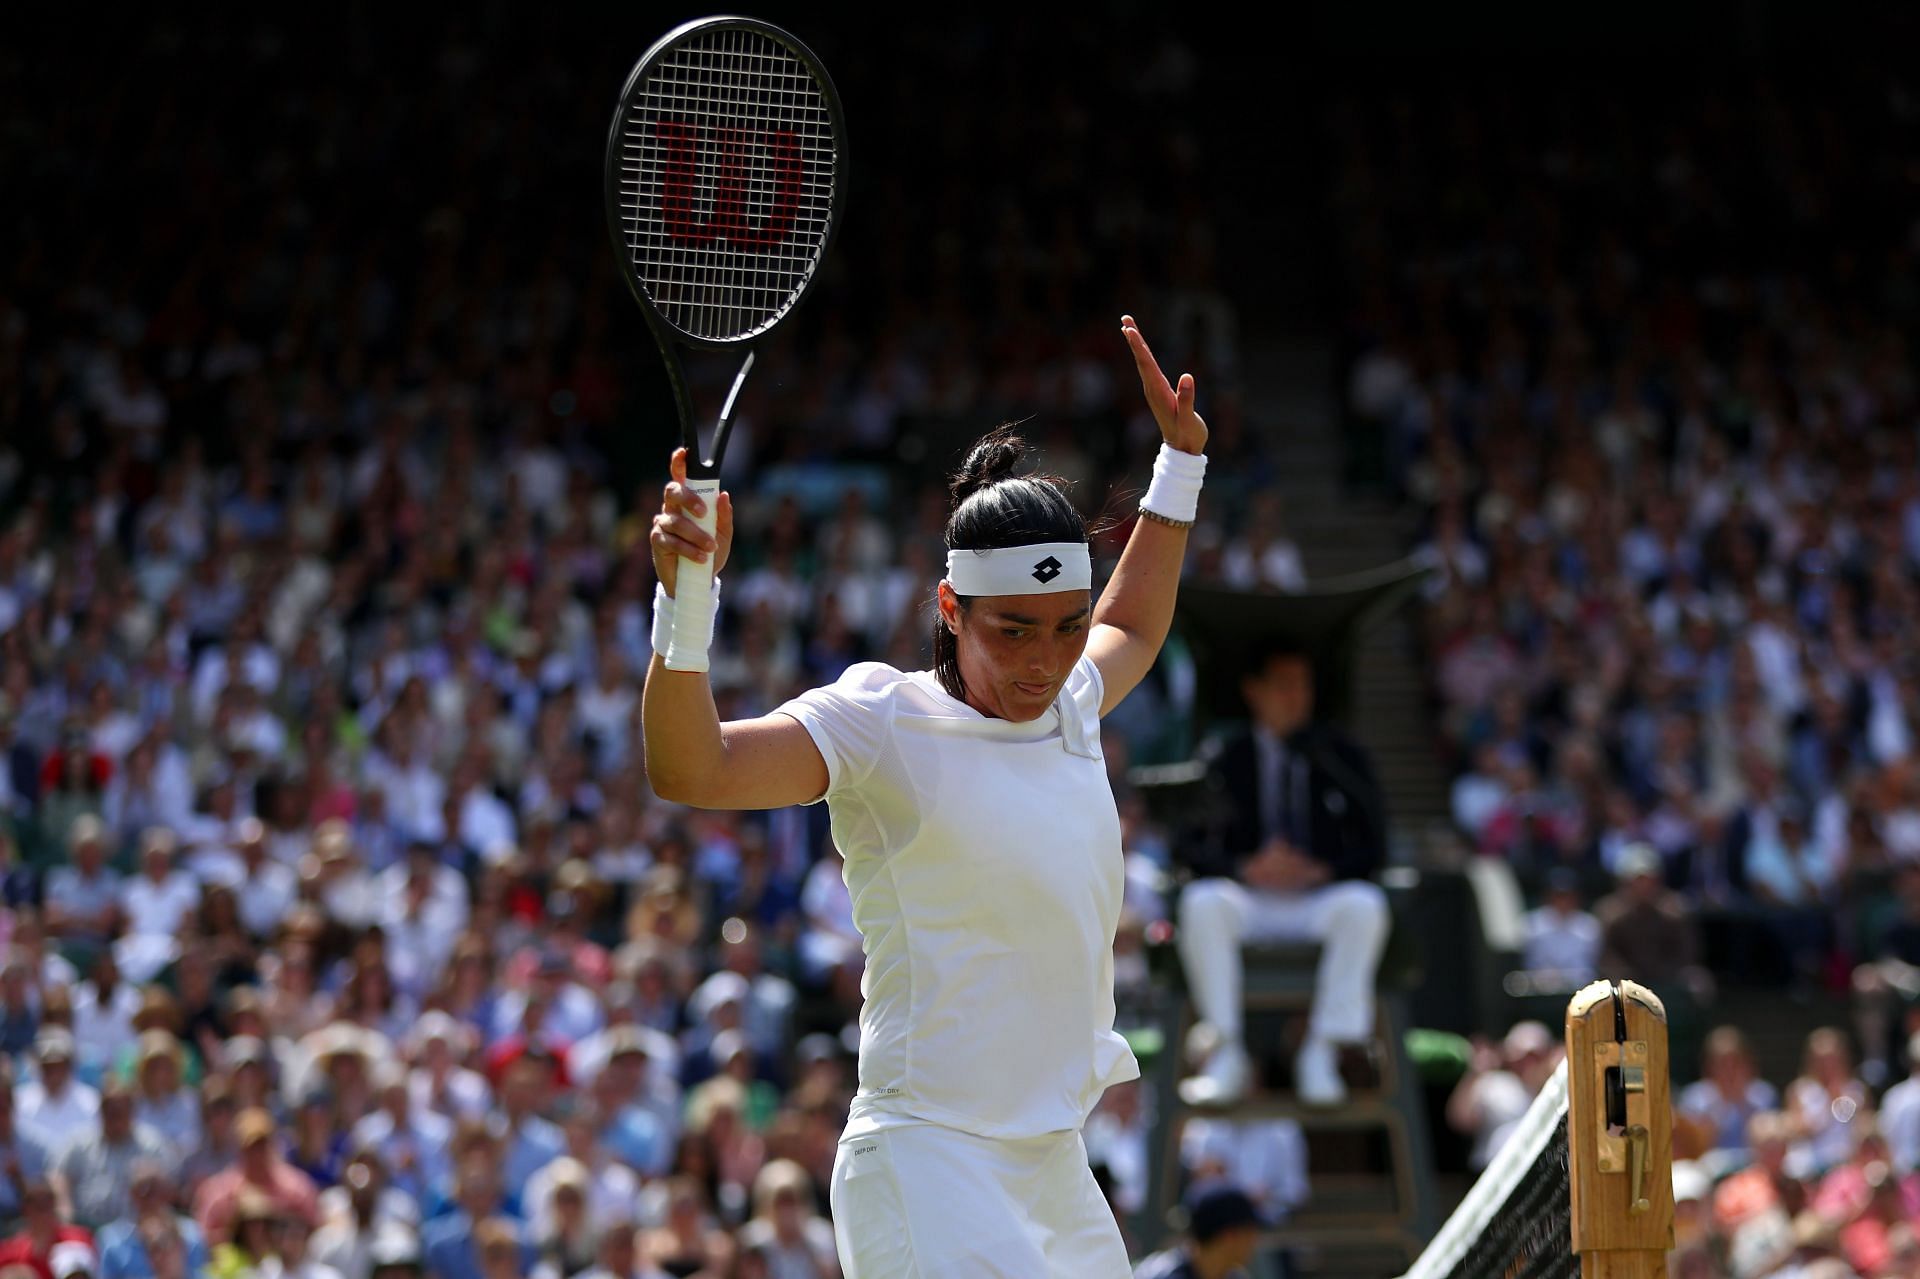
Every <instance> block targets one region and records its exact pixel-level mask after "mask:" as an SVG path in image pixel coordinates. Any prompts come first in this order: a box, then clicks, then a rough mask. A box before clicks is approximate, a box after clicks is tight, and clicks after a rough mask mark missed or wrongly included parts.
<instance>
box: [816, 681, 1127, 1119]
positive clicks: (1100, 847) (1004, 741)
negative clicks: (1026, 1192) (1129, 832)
mask: <svg viewBox="0 0 1920 1279" xmlns="http://www.w3.org/2000/svg"><path fill="white" fill-rule="evenodd" d="M1100 697H1101V681H1100V672H1099V670H1098V668H1097V667H1095V665H1094V664H1093V661H1092V659H1091V658H1087V657H1082V658H1081V659H1080V661H1079V663H1078V664H1077V665H1076V666H1075V667H1074V669H1073V672H1072V674H1071V675H1070V676H1068V678H1067V682H1066V685H1065V687H1064V688H1063V689H1062V691H1061V693H1060V696H1059V697H1058V698H1057V699H1056V700H1055V702H1054V705H1053V708H1052V709H1051V710H1049V711H1048V712H1047V713H1046V714H1045V715H1042V716H1041V717H1040V718H1038V719H1036V720H1032V721H1029V722H1027V723H1013V722H1010V721H1008V720H1002V719H992V718H989V717H987V716H985V715H982V714H981V713H980V712H978V711H976V710H974V709H973V708H972V707H970V706H968V705H967V704H966V703H965V702H961V701H957V700H955V699H954V698H952V697H950V696H948V695H947V693H946V691H945V690H944V689H942V688H941V687H940V683H939V681H938V680H937V679H936V678H935V677H934V676H933V675H932V674H931V673H930V672H927V671H915V672H912V673H903V672H901V671H898V670H895V669H894V668H892V667H891V666H885V665H882V664H880V663H878V662H863V663H861V664H859V665H857V666H853V667H850V668H849V669H848V670H847V672H846V674H844V675H842V676H841V677H840V679H839V680H837V681H836V682H834V683H832V684H829V685H827V686H826V687H824V688H817V689H814V690H813V691H811V692H809V693H805V694H802V695H801V696H800V697H797V698H795V699H794V700H792V701H790V702H788V703H786V704H785V705H784V706H782V707H780V708H779V713H781V714H784V715H790V716H792V717H793V718H794V719H796V720H798V721H800V723H801V724H802V725H804V726H805V727H806V730H807V732H808V733H809V734H810V735H811V736H812V737H813V740H814V744H815V745H817V746H818V747H819V748H820V754H821V755H822V756H823V757H824V758H825V759H826V762H827V778H828V781H827V792H826V795H825V796H824V798H825V799H826V801H827V807H828V812H829V814H830V816H831V818H832V825H833V838H834V841H835V842H836V843H837V844H838V845H839V847H840V852H841V855H842V856H843V857H844V858H845V866H844V868H843V874H844V875H845V877H846V881H847V890H848V892H849V893H850V894H851V896H852V898H853V918H854V922H855V923H856V924H857V925H858V926H859V928H860V936H861V939H862V945H863V947H864V949H865V952H866V974H865V976H864V977H863V978H862V979H861V983H860V986H861V993H862V994H863V995H865V996H866V1002H865V1004H864V1005H863V1006H862V1008H861V1010H860V1088H859V1092H858V1093H857V1095H856V1096H855V1098H854V1103H853V1111H852V1120H853V1123H854V1124H860V1125H862V1126H864V1127H885V1126H889V1125H890V1124H891V1123H898V1122H914V1121H924V1122H930V1123H936V1124H942V1125H946V1126H948V1127H953V1128H959V1129H962V1130H964V1131H966V1132H971V1133H976V1134H979V1135H981V1136H985V1137H1004V1138H1017V1137H1031V1136H1036V1135H1038V1134H1040V1133H1046V1132H1058V1131H1061V1130H1064V1129H1078V1128H1079V1127H1080V1126H1081V1125H1082V1123H1083V1122H1084V1121H1085V1120H1086V1117H1087V1114H1088V1112H1089V1111H1091V1110H1092V1109H1093V1105H1094V1103H1095V1102H1096V1101H1098V1100H1099V1098H1100V1094H1101V1093H1102V1092H1104V1091H1105V1090H1106V1088H1107V1086H1108V1085H1109V1084H1114V1083H1118V1082H1120V1081H1121V1080H1125V1079H1134V1078H1137V1077H1138V1076H1139V1074H1140V1067H1139V1064H1138V1063H1137V1062H1136V1061H1135V1060H1134V1058H1133V1053H1132V1051H1131V1050H1129V1049H1128V1047H1127V1044H1126V1041H1125V1040H1123V1039H1121V1038H1120V1036H1118V1035H1116V1034H1115V1033H1114V1031H1113V933H1114V927H1115V925H1116V924H1117V923H1118V921H1119V917H1120V898H1121V892H1122V888H1123V882H1124V866H1123V861H1122V857H1121V851H1120V818H1119V814H1118V812H1117V811H1116V810H1115V808H1114V803H1113V791H1112V789H1111V787H1110V786H1109V785H1108V783H1107V774H1106V766H1105V764H1104V763H1103V762H1102V760H1101V756H1100ZM851 1127H852V1124H850V1128H851Z"/></svg>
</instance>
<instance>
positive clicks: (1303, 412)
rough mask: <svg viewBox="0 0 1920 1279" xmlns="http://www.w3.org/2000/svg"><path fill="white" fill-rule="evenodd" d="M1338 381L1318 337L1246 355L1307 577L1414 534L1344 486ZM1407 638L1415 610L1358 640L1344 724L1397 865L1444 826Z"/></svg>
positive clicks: (1389, 555)
mask: <svg viewBox="0 0 1920 1279" xmlns="http://www.w3.org/2000/svg"><path fill="white" fill-rule="evenodd" d="M1336 385H1337V378H1336V371H1335V357H1334V351H1333V348H1332V347H1331V346H1330V345H1328V344H1326V343H1324V342H1316V341H1311V340H1300V339H1290V338H1285V337H1276V338H1272V339H1269V340H1268V341H1266V342H1265V343H1264V344H1261V345H1259V346H1257V347H1256V349H1255V350H1254V351H1252V352H1250V358H1249V360H1248V364H1247V400H1248V409H1249V417H1250V419H1251V420H1252V421H1255V422H1259V423H1263V424H1270V429H1269V440H1270V443H1271V445H1272V447H1273V449H1274V451H1275V454H1276V461H1277V462H1278V466H1277V468H1276V469H1277V472H1278V476H1279V478H1278V480H1277V482H1276V485H1275V487H1276V488H1277V490H1278V491H1279V494H1280V498H1281V501H1282V503H1283V504H1284V510H1285V520H1286V526H1287V530H1288V533H1289V534H1290V535H1291V536H1292V537H1293V539H1294V541H1295V542H1296V543H1297V544H1298V545H1299V547H1300V552H1301V556H1302V558H1303V559H1304V560H1305V563H1306V570H1307V576H1308V578H1309V579H1318V578H1326V577H1338V576H1342V575H1345V574H1348V573H1358V572H1363V571H1365V570H1367V569H1372V568H1378V567H1379V566H1380V565H1382V564H1388V563H1391V562H1393V561H1394V560H1397V559H1399V558H1401V557H1402V556H1403V555H1404V554H1405V553H1406V548H1407V546H1408V544H1409V541H1410V538H1411V534H1412V531H1413V530H1412V528H1411V526H1410V525H1409V523H1408V517H1407V515H1406V513H1405V512H1404V511H1402V510H1401V509H1400V508H1399V507H1397V506H1396V505H1395V504H1394V503H1392V502H1390V501H1389V500H1387V499H1386V498H1383V497H1380V496H1377V495H1371V494H1356V493H1352V492H1349V491H1348V489H1347V486H1346V485H1345V483H1344V482H1343V480H1342V475H1343V471H1344V469H1345V466H1346V458H1347V446H1346V442H1345V440H1344V439H1343V438H1342V437H1341V417H1340V406H1339V403H1338V402H1337V400H1336V399H1335V395H1334V388H1335V387H1336ZM1416 639H1417V632H1416V629H1415V626H1414V623H1413V614H1412V612H1411V611H1404V610H1403V611H1402V612H1401V613H1400V614H1398V615H1396V616H1395V617H1393V618H1392V619H1391V620H1390V621H1388V622H1387V623H1386V624H1385V625H1383V626H1382V627H1380V629H1379V630H1377V631H1375V632H1374V633H1373V634H1372V635H1370V636H1368V637H1367V638H1366V640H1365V642H1364V646H1363V648H1362V651H1361V654H1360V661H1359V663H1358V665H1357V671H1356V688H1355V690H1354V707H1353V729H1354V733H1355V736H1357V737H1358V738H1359V739H1360V741H1361V742H1362V743H1363V744H1365V746H1366V747H1367V749H1368V750H1369V751H1370V752H1372V754H1373V759H1374V767H1375V769H1376V770H1377V771H1378V774H1379V777H1380V782H1381V786H1382V788H1383V789H1384V790H1385V793H1386V796H1387V809H1388V815H1389V819H1390V820H1391V822H1392V825H1393V831H1392V842H1393V846H1394V850H1395V857H1394V860H1395V861H1399V862H1415V863H1425V862H1427V861H1428V860H1429V857H1428V854H1429V853H1430V852H1431V850H1432V849H1433V848H1434V846H1435V844H1436V842H1438V841H1441V840H1445V839H1447V838H1449V837H1450V836H1451V831H1452V827H1451V822H1450V818H1449V810H1450V805H1449V802H1448V785H1447V776H1446V770H1445V767H1444V765H1443V763H1442V760H1441V757H1440V753H1439V750H1438V749H1437V742H1438V736H1437V734H1436V732H1435V728H1434V725H1433V723H1432V717H1431V714H1430V709H1429V703H1428V697H1427V688H1428V681H1427V679H1426V676H1425V674H1424V672H1423V669H1422V664H1421V659H1420V657H1419V649H1418V645H1417V643H1416Z"/></svg>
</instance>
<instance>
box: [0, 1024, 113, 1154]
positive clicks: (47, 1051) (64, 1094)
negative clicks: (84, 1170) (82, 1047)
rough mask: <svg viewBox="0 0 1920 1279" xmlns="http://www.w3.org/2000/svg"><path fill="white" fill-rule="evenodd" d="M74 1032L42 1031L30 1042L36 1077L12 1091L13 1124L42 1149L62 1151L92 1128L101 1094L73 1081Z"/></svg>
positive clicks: (59, 1030) (52, 1029)
mask: <svg viewBox="0 0 1920 1279" xmlns="http://www.w3.org/2000/svg"><path fill="white" fill-rule="evenodd" d="M73 1056H74V1041H73V1033H72V1032H71V1031H68V1030H63V1029H61V1028H59V1027H52V1028H50V1029H48V1030H44V1031H42V1032H41V1033H40V1035H39V1036H38V1037H37V1038H36V1039H35V1040H34V1041H33V1057H34V1060H35V1062H36V1063H37V1064H38V1066H39V1078H37V1079H34V1080H31V1081H29V1082H27V1083H23V1084H21V1085H20V1086H19V1087H18V1088H17V1089H15V1095H14V1122H15V1123H17V1124H18V1125H19V1126H20V1129H21V1131H22V1132H23V1133H24V1134H25V1135H26V1136H28V1137H30V1138H32V1139H34V1140H35V1141H38V1142H39V1143H40V1145H41V1147H42V1148H43V1149H48V1150H60V1149H64V1148H65V1145H66V1143H67V1142H68V1141H69V1140H71V1139H72V1137H73V1136H74V1135H75V1134H76V1133H81V1132H85V1131H87V1130H88V1129H90V1128H92V1127H93V1126H94V1122H95V1119H96V1117H97V1116H98V1115H99V1113H100V1094H99V1093H98V1092H95V1091H94V1090H93V1089H92V1088H89V1087H88V1086H87V1085H85V1084H83V1083H80V1082H79V1081H78V1080H76V1079H75V1078H74V1071H73Z"/></svg>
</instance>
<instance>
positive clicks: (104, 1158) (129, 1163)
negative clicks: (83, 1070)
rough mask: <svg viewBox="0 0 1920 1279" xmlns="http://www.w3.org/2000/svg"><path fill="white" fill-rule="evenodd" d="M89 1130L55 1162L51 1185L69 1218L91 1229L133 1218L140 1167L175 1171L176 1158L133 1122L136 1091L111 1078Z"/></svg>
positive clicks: (146, 1129)
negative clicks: (173, 1169)
mask: <svg viewBox="0 0 1920 1279" xmlns="http://www.w3.org/2000/svg"><path fill="white" fill-rule="evenodd" d="M89 1127H90V1128H91V1131H88V1130H85V1129H83V1130H81V1131H80V1132H79V1133H76V1134H74V1135H73V1137H72V1138H71V1139H70V1140H69V1143H68V1144H67V1146H66V1148H65V1149H64V1150H63V1151H62V1152H61V1153H60V1156H59V1158H58V1159H57V1160H55V1161H54V1171H53V1175H52V1180H53V1183H54V1187H55V1189H56V1190H57V1191H58V1192H59V1193H60V1195H61V1196H62V1198H63V1199H64V1200H65V1201H66V1204H67V1207H68V1216H69V1217H70V1219H71V1220H73V1221H74V1222H76V1223H78V1224H79V1225H82V1226H85V1227H87V1228H88V1229H89V1230H99V1229H100V1228H101V1227H102V1226H105V1225H107V1224H108V1223H110V1222H114V1221H119V1220H123V1219H125V1218H128V1217H130V1216H132V1215H133V1196H132V1189H133V1176H134V1172H135V1169H136V1168H137V1167H139V1166H140V1165H142V1164H159V1165H160V1166H162V1167H165V1168H168V1169H169V1171H171V1169H172V1166H173V1163H174V1160H175V1155H174V1153H173V1149H172V1147H170V1146H169V1145H168V1144H167V1142H166V1139H165V1138H164V1137H162V1136H161V1135H160V1134H159V1133H158V1132H156V1131H155V1130H154V1129H152V1128H151V1127H149V1126H147V1125H146V1124H143V1123H140V1122H137V1121H136V1120H135V1118H134V1102H133V1090H132V1088H131V1087H129V1086H128V1085H127V1084H126V1083H124V1082H122V1081H120V1080H115V1079H110V1080H108V1081H107V1082H106V1084H105V1085H104V1086H103V1087H102V1088H101V1090H100V1111H99V1115H98V1118H97V1121H96V1122H95V1123H94V1124H91V1125H89Z"/></svg>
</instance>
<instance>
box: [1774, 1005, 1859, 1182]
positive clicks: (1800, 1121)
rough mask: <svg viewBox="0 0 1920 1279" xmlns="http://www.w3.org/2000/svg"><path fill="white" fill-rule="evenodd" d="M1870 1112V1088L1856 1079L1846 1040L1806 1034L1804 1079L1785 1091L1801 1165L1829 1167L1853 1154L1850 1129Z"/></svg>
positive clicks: (1827, 1032) (1833, 1033) (1831, 1033)
mask: <svg viewBox="0 0 1920 1279" xmlns="http://www.w3.org/2000/svg"><path fill="white" fill-rule="evenodd" d="M1867 1108H1868V1096H1867V1089H1866V1085H1865V1084H1863V1083H1861V1082H1860V1080H1859V1079H1858V1078H1856V1077H1855V1076H1854V1073H1853V1052H1852V1050H1851V1049H1850V1048H1849V1047H1848V1046H1847V1038H1846V1035H1845V1034H1844V1033H1843V1032H1841V1031H1838V1030H1835V1029H1832V1028H1831V1027H1828V1028H1824V1029H1821V1030H1816V1031H1814V1032H1813V1033H1812V1034H1810V1035H1808V1036H1807V1047H1806V1053H1805V1056H1804V1057H1803V1059H1802V1061H1801V1067H1800V1077H1799V1078H1797V1079H1795V1080H1794V1081H1793V1082H1792V1083H1791V1084H1788V1085H1787V1089H1786V1110H1787V1115H1788V1117H1789V1118H1790V1120H1791V1122H1792V1124H1793V1130H1794V1138H1795V1142H1796V1145H1795V1149H1794V1155H1795V1157H1796V1159H1798V1160H1799V1161H1801V1162H1800V1166H1801V1167H1803V1168H1806V1169H1812V1170H1818V1169H1825V1168H1830V1167H1832V1166H1834V1165H1835V1164H1837V1163H1839V1162H1841V1161H1842V1160H1844V1159H1845V1158H1846V1157H1847V1156H1848V1155H1850V1154H1851V1153H1852V1152H1853V1148H1854V1145H1855V1139H1854V1136H1853V1130H1852V1127H1851V1125H1852V1123H1853V1121H1854V1119H1855V1118H1856V1117H1859V1116H1861V1115H1862V1114H1863V1113H1865V1112H1866V1111H1867Z"/></svg>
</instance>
